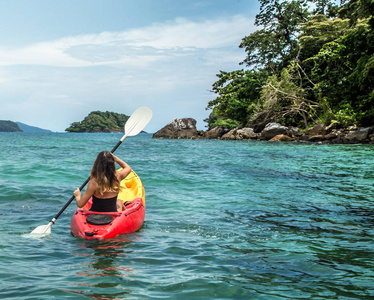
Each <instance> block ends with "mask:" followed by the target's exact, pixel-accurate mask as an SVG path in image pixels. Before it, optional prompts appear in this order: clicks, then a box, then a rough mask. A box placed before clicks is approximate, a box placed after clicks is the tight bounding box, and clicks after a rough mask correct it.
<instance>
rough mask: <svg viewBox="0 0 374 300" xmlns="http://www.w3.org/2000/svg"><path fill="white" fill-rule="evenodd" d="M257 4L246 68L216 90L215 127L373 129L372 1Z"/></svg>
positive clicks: (226, 75) (269, 0) (264, 0)
mask: <svg viewBox="0 0 374 300" xmlns="http://www.w3.org/2000/svg"><path fill="white" fill-rule="evenodd" d="M259 1H260V3H261V5H260V12H259V13H258V14H257V16H256V19H255V25H257V26H258V28H259V29H258V30H257V31H255V32H253V33H252V34H250V35H248V36H246V37H244V38H243V40H242V42H241V44H240V45H239V47H241V48H243V49H244V50H245V52H246V53H247V57H246V58H245V60H244V61H243V62H240V64H241V65H244V67H245V68H243V69H241V70H236V71H232V72H225V71H220V73H219V74H217V77H218V80H217V81H216V82H215V83H214V84H213V88H212V92H214V93H215V94H216V95H217V96H216V98H215V99H214V100H212V101H210V102H209V103H208V105H207V109H211V110H212V112H211V115H210V116H209V118H208V119H206V122H208V127H209V129H211V128H213V127H215V126H225V125H226V126H225V127H228V128H232V127H236V126H238V125H242V126H252V127H254V128H256V129H257V130H261V129H262V128H263V126H265V125H266V123H268V122H274V121H275V122H281V123H283V124H284V125H292V126H298V127H304V128H307V127H309V126H311V125H312V124H313V123H316V122H321V123H324V124H326V125H330V124H336V125H337V126H342V127H348V126H370V125H373V123H374V1H373V0H351V1H341V3H340V5H337V4H336V2H335V1H331V0H313V1H307V0H300V1H295V0H293V1H290V0H259ZM310 7H314V9H311V8H310Z"/></svg>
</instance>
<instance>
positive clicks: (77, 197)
mask: <svg viewBox="0 0 374 300" xmlns="http://www.w3.org/2000/svg"><path fill="white" fill-rule="evenodd" d="M81 195H82V194H81V191H80V190H79V188H77V189H76V190H75V191H74V196H75V199H76V200H77V201H79V200H80V199H81Z"/></svg>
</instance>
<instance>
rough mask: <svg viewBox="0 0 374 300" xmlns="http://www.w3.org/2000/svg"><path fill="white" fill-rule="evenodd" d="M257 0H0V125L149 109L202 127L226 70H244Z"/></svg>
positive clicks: (56, 122)
mask: <svg viewBox="0 0 374 300" xmlns="http://www.w3.org/2000/svg"><path fill="white" fill-rule="evenodd" d="M258 10H259V3H258V1H257V0H246V1H244V0H225V1H223V0H200V1H199V0H188V1H187V0H184V1H181V0H153V1H152V0H137V1H133V0H132V1H128V0H105V1H101V0H89V1H88V0H74V1H72V0H63V1H61V0H12V1H4V0H0V103H1V110H0V120H12V121H20V122H23V123H26V124H28V125H32V126H38V127H41V128H45V129H50V130H53V131H64V130H65V128H66V127H68V126H69V125H70V124H71V123H72V122H75V121H80V120H82V119H83V118H84V117H85V116H86V115H87V114H88V113H89V112H91V111H94V110H101V111H113V112H117V113H125V114H127V115H130V114H131V113H132V112H133V111H134V110H135V109H136V108H138V107H141V106H147V107H149V108H151V109H152V110H153V113H154V116H153V119H152V121H151V123H150V124H149V125H148V126H147V128H146V131H148V132H155V131H157V130H159V129H160V128H162V127H163V126H165V125H166V124H167V123H168V122H170V121H171V120H172V119H174V118H183V117H191V118H194V119H196V120H197V127H198V129H205V126H206V123H205V122H203V120H204V119H205V118H206V117H208V115H209V113H210V111H206V110H205V107H206V106H207V104H208V102H209V101H210V100H212V99H214V98H215V94H213V93H211V92H210V89H211V87H212V84H213V83H214V82H215V81H216V79H217V77H216V74H217V73H219V71H220V70H224V71H232V70H236V69H240V68H242V66H239V63H240V62H241V61H243V60H244V58H245V52H244V50H243V49H239V47H238V46H239V44H240V42H241V39H242V38H243V37H244V36H246V35H249V34H250V33H252V32H253V31H255V30H256V28H255V27H254V25H253V23H254V17H255V15H256V14H257V13H258Z"/></svg>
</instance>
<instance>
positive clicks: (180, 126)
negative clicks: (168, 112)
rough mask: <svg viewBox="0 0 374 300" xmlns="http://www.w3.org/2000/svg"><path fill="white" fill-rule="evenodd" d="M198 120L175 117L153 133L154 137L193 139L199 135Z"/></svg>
mask: <svg viewBox="0 0 374 300" xmlns="http://www.w3.org/2000/svg"><path fill="white" fill-rule="evenodd" d="M197 135H198V132H197V129H196V120H195V119H192V118H182V119H174V120H172V121H171V122H170V123H169V124H167V125H166V126H165V127H164V128H162V129H160V130H159V131H157V132H156V133H155V134H153V138H164V139H191V138H194V137H197Z"/></svg>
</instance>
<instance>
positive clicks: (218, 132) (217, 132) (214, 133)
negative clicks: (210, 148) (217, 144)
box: [204, 126, 228, 139]
mask: <svg viewBox="0 0 374 300" xmlns="http://www.w3.org/2000/svg"><path fill="white" fill-rule="evenodd" d="M227 132H228V129H226V128H223V127H219V126H217V127H214V128H213V129H211V130H208V131H207V132H205V134H204V137H205V138H207V139H219V138H221V137H222V136H223V135H224V134H225V133H227Z"/></svg>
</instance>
